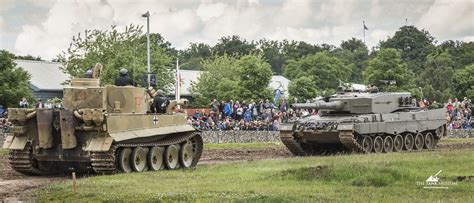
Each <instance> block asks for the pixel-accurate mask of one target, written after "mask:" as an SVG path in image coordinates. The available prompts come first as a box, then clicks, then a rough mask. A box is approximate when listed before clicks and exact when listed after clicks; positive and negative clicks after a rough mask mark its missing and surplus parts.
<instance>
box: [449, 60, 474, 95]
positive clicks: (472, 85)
mask: <svg viewBox="0 0 474 203" xmlns="http://www.w3.org/2000/svg"><path fill="white" fill-rule="evenodd" d="M473 75H474V64H472V65H469V66H466V67H464V68H463V69H459V70H456V72H455V73H454V77H453V82H454V83H453V86H454V89H455V90H456V96H457V97H465V96H466V97H468V98H470V99H474V79H473Z"/></svg>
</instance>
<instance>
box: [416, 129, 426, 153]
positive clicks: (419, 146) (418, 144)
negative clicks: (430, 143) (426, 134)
mask: <svg viewBox="0 0 474 203" xmlns="http://www.w3.org/2000/svg"><path fill="white" fill-rule="evenodd" d="M424 144H425V140H424V139H423V134H421V133H417V134H416V135H415V149H416V150H421V149H423V145H424Z"/></svg>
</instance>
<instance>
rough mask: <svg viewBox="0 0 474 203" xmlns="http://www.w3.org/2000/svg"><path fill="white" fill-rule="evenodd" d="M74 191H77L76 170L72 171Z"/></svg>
mask: <svg viewBox="0 0 474 203" xmlns="http://www.w3.org/2000/svg"><path fill="white" fill-rule="evenodd" d="M72 191H73V192H74V193H76V172H72Z"/></svg>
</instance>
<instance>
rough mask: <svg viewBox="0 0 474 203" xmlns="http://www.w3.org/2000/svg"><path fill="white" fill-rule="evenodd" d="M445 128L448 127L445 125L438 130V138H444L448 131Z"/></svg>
mask: <svg viewBox="0 0 474 203" xmlns="http://www.w3.org/2000/svg"><path fill="white" fill-rule="evenodd" d="M445 127H446V126H445V125H442V126H441V127H439V128H437V129H436V136H437V137H438V138H441V137H443V136H444V134H445V131H446V129H445Z"/></svg>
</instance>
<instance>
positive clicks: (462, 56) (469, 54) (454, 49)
mask: <svg viewBox="0 0 474 203" xmlns="http://www.w3.org/2000/svg"><path fill="white" fill-rule="evenodd" d="M437 48H438V50H439V52H448V53H449V54H450V55H451V58H452V60H453V63H454V64H453V68H454V69H460V68H464V67H466V66H468V65H471V64H473V63H474V42H462V41H452V40H448V41H445V42H443V43H442V44H441V45H439V46H438V47H437Z"/></svg>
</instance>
